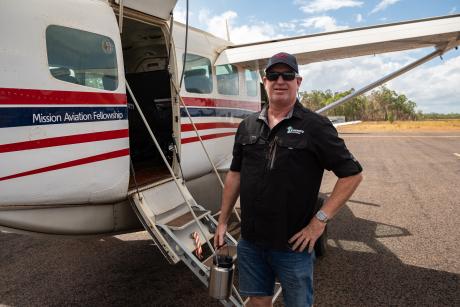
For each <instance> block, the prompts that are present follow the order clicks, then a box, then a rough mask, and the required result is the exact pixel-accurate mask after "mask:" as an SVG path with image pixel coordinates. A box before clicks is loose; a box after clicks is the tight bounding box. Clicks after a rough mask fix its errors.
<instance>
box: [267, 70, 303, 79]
mask: <svg viewBox="0 0 460 307" xmlns="http://www.w3.org/2000/svg"><path fill="white" fill-rule="evenodd" d="M279 76H281V77H282V78H283V80H284V81H292V80H294V79H295V77H297V76H298V75H297V73H295V72H293V71H287V72H275V71H271V72H267V73H266V74H265V77H266V78H267V79H268V80H269V81H276V80H278V78H279Z"/></svg>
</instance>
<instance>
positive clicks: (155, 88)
mask: <svg viewBox="0 0 460 307" xmlns="http://www.w3.org/2000/svg"><path fill="white" fill-rule="evenodd" d="M121 40H122V48H123V58H124V64H125V75H126V80H127V82H128V84H129V85H130V87H131V90H132V91H133V93H134V96H135V97H136V100H137V102H138V103H139V106H140V108H141V109H142V112H143V113H144V115H145V117H146V119H147V122H148V124H149V126H150V128H151V129H152V131H153V133H154V135H155V137H156V138H157V140H158V142H159V144H160V146H161V150H162V152H163V153H164V154H165V156H166V157H167V160H168V163H169V164H170V165H172V163H173V155H174V152H173V151H172V150H171V149H172V148H173V144H174V143H173V142H174V140H173V126H172V123H173V121H172V117H173V114H172V103H171V84H170V78H169V72H168V48H167V45H166V44H168V40H167V39H166V37H165V35H164V33H163V31H162V30H161V28H160V27H159V26H155V25H152V24H147V23H144V22H140V21H136V20H133V19H128V18H125V20H124V23H123V33H122V36H121ZM126 92H127V93H128V90H127V91H126ZM128 118H129V140H130V154H131V160H132V163H133V169H134V172H133V169H131V173H132V174H131V177H130V188H134V187H136V185H137V186H142V185H145V184H149V183H152V182H156V181H159V180H162V179H164V178H167V177H169V176H170V174H169V171H168V170H167V167H166V165H165V164H164V162H163V160H162V158H161V156H160V153H159V151H158V149H157V148H156V146H155V144H154V142H153V140H152V138H151V137H150V134H149V132H148V130H147V128H146V126H145V124H144V122H143V121H142V118H141V116H140V114H139V111H138V110H137V108H136V106H135V104H134V101H133V99H132V97H131V95H129V94H128ZM134 178H135V180H134Z"/></svg>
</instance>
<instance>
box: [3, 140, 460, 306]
mask: <svg viewBox="0 0 460 307" xmlns="http://www.w3.org/2000/svg"><path fill="white" fill-rule="evenodd" d="M341 137H342V138H344V140H345V142H346V144H347V146H348V147H349V149H350V150H351V152H352V153H353V154H354V156H355V157H356V158H357V159H358V160H359V161H360V162H361V164H362V165H363V168H364V173H363V174H364V177H365V178H364V181H363V182H362V184H361V185H360V187H359V188H358V190H357V191H356V193H355V194H354V195H353V196H352V198H351V199H350V200H349V201H348V202H347V204H346V206H344V208H343V209H342V210H341V211H340V213H339V214H338V215H337V216H336V217H335V218H334V219H333V220H332V221H331V222H330V224H329V226H328V238H329V239H328V250H327V255H326V256H325V257H324V258H321V259H318V261H317V263H316V268H315V306H460V245H459V243H458V242H460V231H459V225H460V223H459V222H460V217H459V216H460V193H459V191H460V133H459V132H445V133H406V134H402V133H397V134H389V133H385V134H382V133H342V134H341ZM335 178H336V177H335V176H334V175H333V174H332V173H330V172H327V173H326V174H325V177H324V180H323V184H322V188H321V191H322V192H323V193H326V194H329V193H331V191H332V189H333V186H334V183H335ZM0 306H18V307H19V306H221V305H220V304H219V303H218V302H217V301H215V300H213V299H211V298H209V297H208V295H207V291H206V288H205V287H204V286H203V285H202V284H201V282H200V281H198V279H197V278H196V277H195V276H194V275H193V273H192V272H191V271H189V270H188V269H187V268H186V267H185V265H183V264H178V265H169V264H168V263H167V262H166V260H165V259H164V258H163V257H162V256H161V254H160V252H159V251H158V250H157V249H156V247H155V246H154V245H153V243H152V241H151V240H149V237H148V235H147V234H146V232H144V231H142V232H136V233H130V234H124V235H117V236H109V237H97V238H89V239H88V238H86V239H84V238H81V239H80V238H79V239H63V238H56V237H35V236H26V235H20V234H14V233H8V232H5V231H2V232H0ZM275 306H284V305H283V303H282V301H279V302H277V303H276V305H275Z"/></svg>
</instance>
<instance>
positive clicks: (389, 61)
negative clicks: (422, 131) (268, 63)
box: [300, 50, 460, 113]
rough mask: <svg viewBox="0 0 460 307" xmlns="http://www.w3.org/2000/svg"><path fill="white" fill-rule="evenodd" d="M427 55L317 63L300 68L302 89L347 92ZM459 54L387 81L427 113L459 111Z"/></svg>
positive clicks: (419, 53) (398, 53) (418, 54)
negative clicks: (437, 63)
mask: <svg viewBox="0 0 460 307" xmlns="http://www.w3.org/2000/svg"><path fill="white" fill-rule="evenodd" d="M424 54H426V53H425V52H424V51H423V50H422V51H409V52H407V51H406V52H397V53H391V54H382V55H377V56H366V57H359V58H353V59H344V60H336V61H328V62H321V63H314V64H309V65H305V66H301V67H300V74H301V75H302V76H303V82H302V86H301V89H302V90H307V91H311V90H314V89H317V90H326V89H330V90H332V91H333V92H335V91H345V90H349V89H350V88H354V89H359V88H361V87H363V86H365V85H367V84H370V83H371V82H374V81H376V80H377V79H380V78H381V77H383V76H385V75H387V74H389V73H391V72H394V71H395V70H397V69H399V68H401V67H403V66H404V65H407V64H408V63H410V62H413V61H414V60H415V59H418V58H420V57H421V56H422V55H424ZM458 84H460V56H457V57H456V58H452V59H449V60H446V61H444V62H442V63H441V64H439V65H428V64H424V65H422V66H420V67H418V68H416V69H414V70H412V71H409V72H407V73H406V74H404V75H402V76H400V77H398V78H396V79H394V80H392V81H390V82H388V83H387V86H388V88H390V89H392V90H395V91H396V92H397V93H398V94H404V95H406V96H407V97H408V99H410V100H412V101H414V102H415V103H416V104H417V109H419V110H422V111H423V112H425V113H428V112H438V113H449V112H456V113H460V98H458V97H460V88H459V87H458Z"/></svg>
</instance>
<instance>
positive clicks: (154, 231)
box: [129, 178, 244, 306]
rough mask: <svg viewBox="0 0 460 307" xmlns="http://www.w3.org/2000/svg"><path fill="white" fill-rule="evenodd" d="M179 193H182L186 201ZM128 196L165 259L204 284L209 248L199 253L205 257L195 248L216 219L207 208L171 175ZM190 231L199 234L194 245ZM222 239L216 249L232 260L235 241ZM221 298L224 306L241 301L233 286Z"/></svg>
mask: <svg viewBox="0 0 460 307" xmlns="http://www.w3.org/2000/svg"><path fill="white" fill-rule="evenodd" d="M180 190H181V191H180ZM182 195H185V196H186V198H187V201H184V198H183V196H182ZM129 197H130V198H131V199H132V201H133V204H134V209H135V211H136V214H137V215H138V217H139V219H140V220H141V221H142V223H143V225H144V227H145V229H146V230H147V231H148V233H149V234H150V236H151V237H152V240H153V241H154V242H155V244H156V246H157V247H158V248H159V250H160V251H161V253H162V254H163V256H164V257H165V258H166V259H167V260H168V262H169V263H171V264H176V263H178V262H180V261H182V262H184V263H185V265H187V267H188V268H189V269H190V270H191V271H192V272H193V273H194V274H195V275H196V277H198V279H199V280H200V281H201V282H202V283H203V284H204V285H205V286H206V288H207V287H208V282H209V274H210V267H211V265H212V255H211V254H212V252H209V251H210V249H209V248H207V249H206V250H207V251H208V252H207V253H206V252H204V253H203V254H208V257H207V258H201V259H200V257H199V255H197V253H196V251H197V250H198V247H199V248H200V249H201V246H202V245H206V244H207V242H208V243H209V242H210V241H211V239H212V238H213V237H214V231H215V229H216V227H217V221H216V220H215V219H214V217H213V216H212V214H211V211H208V210H206V209H204V208H203V207H201V206H200V205H198V204H197V203H196V202H195V200H194V199H193V197H192V196H191V194H190V192H189V191H188V189H187V188H186V187H185V185H183V184H182V183H180V185H179V186H178V185H176V183H175V181H174V180H173V179H172V178H170V179H165V180H164V181H162V182H158V183H156V184H155V185H153V186H149V187H147V188H139V189H133V190H131V191H130V196H129ZM187 203H188V204H187ZM189 204H190V206H189ZM190 207H191V208H192V210H193V213H192V211H191V210H190ZM194 233H195V234H198V236H199V242H198V245H197V241H196V240H195V237H194V236H193V234H194ZM225 242H226V243H227V246H226V247H225V248H224V249H225V250H223V251H220V252H222V253H228V254H230V255H231V256H233V257H234V259H235V260H236V244H237V241H236V240H235V239H234V238H233V237H232V236H231V235H230V234H228V233H227V234H226V236H225ZM203 247H205V246H203ZM203 250H204V248H203ZM221 302H222V304H223V305H224V306H243V304H244V303H243V301H242V299H241V297H240V296H239V294H238V292H237V290H236V288H235V287H233V289H232V293H231V296H230V297H229V299H228V300H222V301H221Z"/></svg>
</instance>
